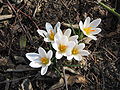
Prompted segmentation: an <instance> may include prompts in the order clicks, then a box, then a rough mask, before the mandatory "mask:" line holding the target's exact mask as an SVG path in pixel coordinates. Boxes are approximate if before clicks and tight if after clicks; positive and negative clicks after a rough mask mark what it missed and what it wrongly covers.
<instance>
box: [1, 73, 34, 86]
mask: <svg viewBox="0 0 120 90" xmlns="http://www.w3.org/2000/svg"><path fill="white" fill-rule="evenodd" d="M33 76H35V75H31V76H26V77H22V78H18V79H13V80H5V81H2V82H0V84H3V83H8V82H15V81H19V80H22V79H26V78H31V77H33Z"/></svg>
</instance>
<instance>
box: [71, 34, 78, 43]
mask: <svg viewBox="0 0 120 90" xmlns="http://www.w3.org/2000/svg"><path fill="white" fill-rule="evenodd" d="M77 39H78V35H74V36H71V37H70V38H69V41H74V42H75V43H78V40H77Z"/></svg>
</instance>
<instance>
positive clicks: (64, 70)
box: [63, 67, 68, 90]
mask: <svg viewBox="0 0 120 90" xmlns="http://www.w3.org/2000/svg"><path fill="white" fill-rule="evenodd" d="M63 76H64V79H65V86H66V90H68V85H67V79H66V77H65V68H64V67H63Z"/></svg>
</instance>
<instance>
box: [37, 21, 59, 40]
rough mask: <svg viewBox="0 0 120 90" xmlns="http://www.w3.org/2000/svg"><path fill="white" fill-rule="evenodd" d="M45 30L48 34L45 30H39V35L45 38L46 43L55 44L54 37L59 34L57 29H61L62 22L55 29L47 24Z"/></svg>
mask: <svg viewBox="0 0 120 90" xmlns="http://www.w3.org/2000/svg"><path fill="white" fill-rule="evenodd" d="M45 28H46V30H47V32H46V31H44V30H37V32H38V33H39V35H41V36H42V37H44V41H45V42H54V36H55V34H56V33H57V28H60V22H58V23H57V24H56V25H55V27H54V28H53V27H52V25H51V24H50V23H46V25H45Z"/></svg>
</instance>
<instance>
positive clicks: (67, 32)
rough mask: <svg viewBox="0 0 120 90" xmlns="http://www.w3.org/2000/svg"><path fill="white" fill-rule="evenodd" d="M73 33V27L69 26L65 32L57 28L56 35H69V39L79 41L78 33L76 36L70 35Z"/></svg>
mask: <svg viewBox="0 0 120 90" xmlns="http://www.w3.org/2000/svg"><path fill="white" fill-rule="evenodd" d="M70 35H71V29H70V28H68V29H66V30H65V32H64V33H63V32H62V30H61V29H60V28H57V34H56V37H57V38H59V37H62V36H67V38H68V40H69V41H74V42H75V43H78V40H77V39H78V35H74V36H70Z"/></svg>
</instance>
